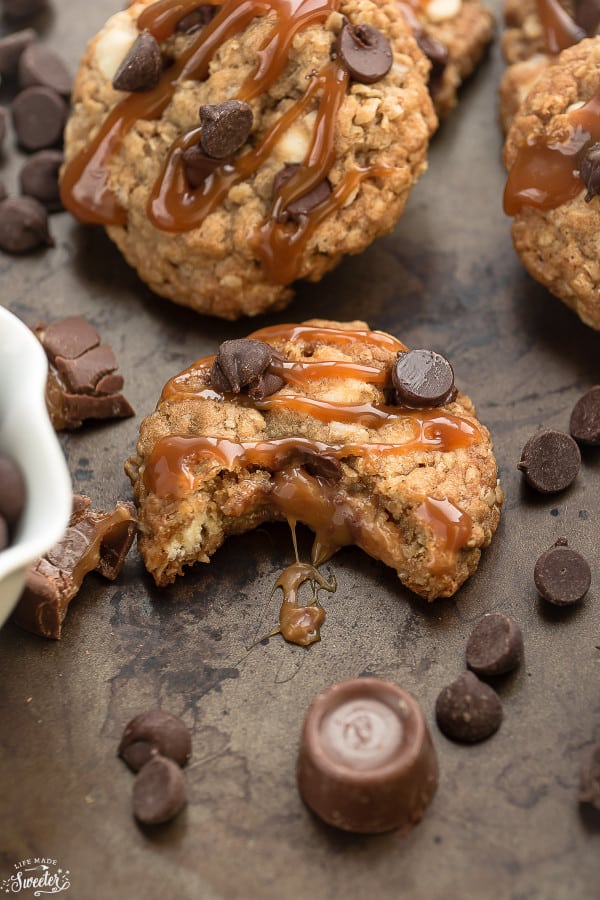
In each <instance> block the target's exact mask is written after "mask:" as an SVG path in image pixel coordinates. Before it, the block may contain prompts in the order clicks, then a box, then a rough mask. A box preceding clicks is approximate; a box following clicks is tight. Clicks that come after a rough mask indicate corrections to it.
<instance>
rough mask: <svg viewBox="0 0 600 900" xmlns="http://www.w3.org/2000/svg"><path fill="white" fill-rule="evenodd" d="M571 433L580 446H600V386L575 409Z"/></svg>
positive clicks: (570, 423) (578, 403) (590, 391)
mask: <svg viewBox="0 0 600 900" xmlns="http://www.w3.org/2000/svg"><path fill="white" fill-rule="evenodd" d="M569 431H570V432H571V437H574V438H575V440H576V441H577V442H578V443H579V444H590V445H592V446H597V445H598V444H600V384H597V385H595V386H594V387H593V388H590V390H589V391H587V392H586V393H585V394H584V395H583V397H580V398H579V400H578V401H577V403H576V404H575V406H574V407H573V411H572V413H571V419H570V421H569Z"/></svg>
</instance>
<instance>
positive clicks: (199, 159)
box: [181, 145, 221, 188]
mask: <svg viewBox="0 0 600 900" xmlns="http://www.w3.org/2000/svg"><path fill="white" fill-rule="evenodd" d="M181 163H182V165H183V171H184V173H185V177H186V178H187V181H188V184H189V186H190V187H191V188H197V187H200V185H201V184H202V183H203V182H204V181H205V179H206V178H208V176H209V175H212V173H213V172H214V171H215V169H218V168H219V166H220V165H221V160H220V159H211V157H210V156H207V155H206V153H205V152H204V151H203V150H202V148H201V147H200V146H198V145H197V146H195V147H188V148H187V150H184V151H183V153H182V154H181Z"/></svg>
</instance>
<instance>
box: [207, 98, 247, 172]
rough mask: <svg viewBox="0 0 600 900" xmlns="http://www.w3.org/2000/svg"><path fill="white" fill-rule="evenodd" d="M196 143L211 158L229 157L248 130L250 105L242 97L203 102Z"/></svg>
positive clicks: (244, 139) (240, 144)
mask: <svg viewBox="0 0 600 900" xmlns="http://www.w3.org/2000/svg"><path fill="white" fill-rule="evenodd" d="M200 122H201V124H202V132H201V134H200V146H201V148H202V150H204V152H205V153H206V155H207V156H210V157H212V158H213V159H227V157H229V156H233V154H234V153H236V152H237V151H238V150H239V149H240V147H243V145H244V144H245V143H246V141H247V140H248V137H249V135H250V133H251V131H252V124H253V116H252V108H251V107H250V106H249V105H248V104H247V103H244V102H243V101H242V100H226V101H225V102H224V103H216V104H212V105H211V104H205V105H204V106H201V107H200Z"/></svg>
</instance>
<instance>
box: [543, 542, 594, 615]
mask: <svg viewBox="0 0 600 900" xmlns="http://www.w3.org/2000/svg"><path fill="white" fill-rule="evenodd" d="M533 579H534V582H535V586H536V588H537V590H538V592H539V593H540V594H541V596H542V597H543V598H544V600H547V601H548V603H553V604H554V605H555V606H571V605H572V604H574V603H578V602H579V601H580V600H583V598H584V597H585V595H586V594H587V592H588V590H589V589H590V585H591V583H592V572H591V569H590V565H589V563H588V561H587V560H586V559H584V557H583V556H582V555H581V554H580V553H577V551H576V550H572V549H571V547H569V546H568V542H567V539H566V538H564V537H561V538H559V539H558V540H557V541H556V543H555V544H553V545H552V547H550V549H549V550H546V552H545V553H542V555H541V556H540V558H539V559H538V561H537V562H536V564H535V568H534V570H533Z"/></svg>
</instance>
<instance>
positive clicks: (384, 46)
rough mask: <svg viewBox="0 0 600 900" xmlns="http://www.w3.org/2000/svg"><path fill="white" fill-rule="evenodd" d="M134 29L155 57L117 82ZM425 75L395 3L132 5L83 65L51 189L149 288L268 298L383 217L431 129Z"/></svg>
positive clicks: (250, 310)
mask: <svg viewBox="0 0 600 900" xmlns="http://www.w3.org/2000/svg"><path fill="white" fill-rule="evenodd" d="M213 9H214V15H211V14H209V13H210V12H212V11H213ZM140 36H146V37H145V40H146V42H147V41H148V40H150V39H151V40H152V41H154V42H155V44H156V45H157V46H158V48H159V50H160V55H161V58H162V60H163V61H165V62H166V63H168V64H167V65H165V68H164V71H163V72H162V74H161V75H160V77H159V80H158V84H157V85H156V86H154V87H149V89H147V88H148V84H147V82H145V81H144V83H143V84H142V88H143V89H139V87H138V86H137V81H135V83H133V82H132V85H131V86H130V88H129V90H130V91H131V92H130V93H125V94H124V93H123V92H122V91H117V90H115V87H116V86H118V87H121V88H123V89H125V90H127V84H123V83H122V81H121V79H118V81H117V82H114V78H115V74H116V73H117V71H118V70H120V69H121V68H122V64H123V61H124V60H127V59H129V61H130V62H131V60H132V59H133V57H135V56H136V54H135V53H134V54H133V57H132V56H130V54H131V53H132V47H135V46H136V44H137V45H138V47H139V43H138V42H139V41H140ZM153 46H154V45H153ZM152 58H153V59H154V60H155V62H156V63H157V64H158V55H157V52H156V47H155V50H154V53H153V54H152ZM134 61H135V60H134ZM149 61H150V55H146V56H144V58H143V59H141V61H140V59H138V61H137V63H136V65H138V64H139V66H140V68H144V69H145V67H146V63H148V62H149ZM125 68H127V66H126V67H125ZM428 71H429V64H428V62H427V60H426V58H425V57H424V55H423V53H422V52H421V51H420V50H419V48H418V46H417V43H416V41H415V40H414V38H413V35H412V32H411V30H410V28H409V27H408V26H407V24H406V22H405V20H404V18H403V16H402V15H401V13H400V10H399V7H398V4H397V2H396V0H378V2H377V3H376V2H374V0H264V2H263V0H261V2H258V0H256V2H254V0H248V2H246V3H238V2H236V0H226V2H224V3H222V4H218V3H215V4H206V3H205V4H200V3H198V2H197V0H179V2H177V3H176V2H173V0H158V2H153V3H151V2H149V0H138V2H134V3H132V4H131V5H130V6H129V7H128V8H127V9H126V10H124V11H122V12H120V13H117V14H116V15H115V16H113V17H112V18H111V19H110V20H109V22H108V23H107V25H106V26H105V27H104V28H103V29H102V31H101V32H100V34H99V35H97V37H96V38H94V39H93V40H92V42H91V43H90V45H89V47H88V49H87V51H86V54H85V56H84V58H83V60H82V63H81V67H80V70H79V73H78V75H77V77H76V82H75V88H74V93H73V102H74V108H73V114H72V116H71V119H70V122H69V124H68V127H67V130H66V143H65V149H66V165H65V168H64V170H63V175H62V198H63V202H64V204H65V206H66V208H67V209H69V210H70V211H71V212H72V213H73V214H74V215H75V216H76V217H77V218H79V219H80V220H81V221H83V222H88V223H95V224H102V225H104V226H106V229H107V231H108V234H109V235H110V237H111V238H112V239H113V240H114V241H115V242H116V244H117V245H118V246H119V248H120V249H121V251H122V252H123V254H124V256H125V258H126V259H127V260H128V262H129V263H130V264H131V265H132V266H134V267H135V268H136V269H137V270H138V272H139V274H140V276H141V277H142V278H143V279H144V280H145V281H146V282H147V283H148V284H149V285H150V287H151V288H153V290H154V291H155V292H156V293H157V294H159V295H161V296H164V297H168V298H169V299H171V300H174V301H175V302H177V303H181V304H183V305H186V306H191V307H192V308H194V309H196V310H198V311H199V312H202V313H209V314H212V315H217V316H220V317H223V318H226V319H235V318H237V317H239V316H241V315H254V314H257V313H260V312H263V311H266V310H269V309H279V308H281V307H283V306H284V305H285V304H286V303H287V302H288V301H289V299H290V298H291V296H292V290H291V287H290V285H291V284H292V282H294V281H295V280H296V279H300V278H306V279H309V280H311V281H318V280H319V279H320V278H321V277H322V276H323V275H324V274H325V272H327V271H328V270H330V269H331V268H333V267H334V266H335V265H336V264H337V263H338V262H339V261H340V260H341V258H342V257H343V256H344V255H345V254H352V253H359V252H361V251H362V250H364V249H365V247H367V246H368V245H369V244H370V243H371V242H372V241H373V240H374V239H375V238H376V237H378V236H379V235H381V234H384V233H386V232H388V231H389V230H390V229H391V228H392V227H393V226H394V224H395V223H396V221H397V219H398V217H399V216H400V214H401V213H402V210H403V208H404V205H405V203H406V200H407V198H408V195H409V192H410V189H411V187H412V185H413V184H414V182H415V181H416V180H417V178H418V177H419V175H420V174H421V173H422V172H423V171H424V169H425V167H426V151H427V144H428V140H429V136H430V134H431V133H432V131H433V130H434V128H435V126H436V117H435V113H434V111H433V107H432V104H431V99H430V97H429V94H428V91H427V85H426V82H427V77H428ZM155 74H156V70H153V76H154V75H155ZM282 171H285V172H286V173H287V176H288V177H287V178H285V179H283V180H282V179H281V177H280V178H279V180H277V176H278V174H280V173H281V172H282ZM323 185H326V188H324V187H323ZM307 198H310V202H307ZM286 210H287V211H289V213H288V214H286V213H285V211H286ZM292 210H297V211H298V212H297V214H293V213H292V212H291V211H292Z"/></svg>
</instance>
